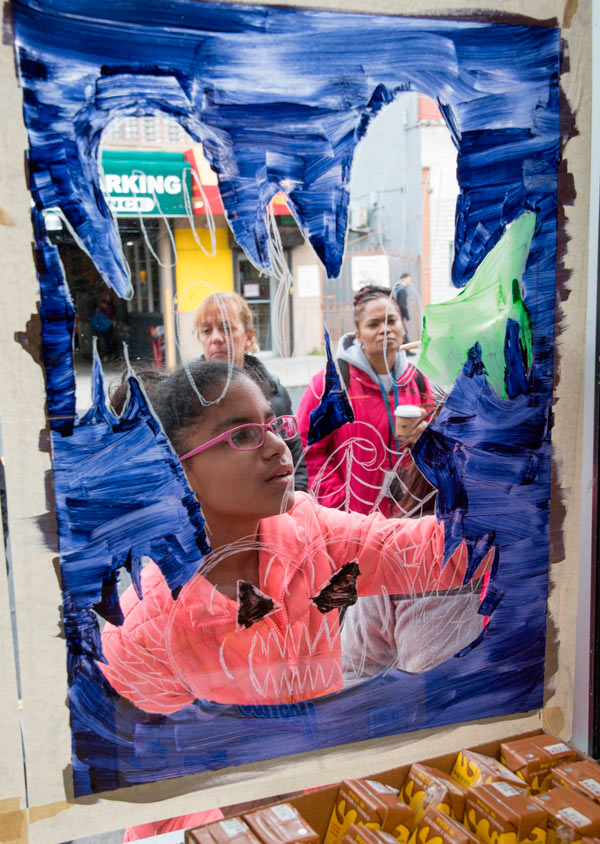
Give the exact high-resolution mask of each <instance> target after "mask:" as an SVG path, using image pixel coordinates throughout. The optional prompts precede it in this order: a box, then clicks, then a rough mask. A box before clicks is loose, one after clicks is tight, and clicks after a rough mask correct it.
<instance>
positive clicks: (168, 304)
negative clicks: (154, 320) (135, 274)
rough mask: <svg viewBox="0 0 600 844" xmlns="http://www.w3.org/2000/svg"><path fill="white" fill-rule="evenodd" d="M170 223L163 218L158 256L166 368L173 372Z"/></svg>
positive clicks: (172, 294) (160, 224)
mask: <svg viewBox="0 0 600 844" xmlns="http://www.w3.org/2000/svg"><path fill="white" fill-rule="evenodd" d="M168 226H169V223H168V221H167V220H164V219H162V218H161V220H160V222H159V235H158V254H159V256H160V263H161V266H160V295H161V299H162V312H163V325H164V332H165V368H166V370H167V372H173V371H174V370H175V368H176V366H177V347H176V345H175V313H174V310H173V298H174V284H173V267H172V266H171V264H172V263H173V252H172V250H171V238H170V237H169V231H168Z"/></svg>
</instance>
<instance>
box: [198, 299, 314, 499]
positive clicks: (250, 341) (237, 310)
mask: <svg viewBox="0 0 600 844" xmlns="http://www.w3.org/2000/svg"><path fill="white" fill-rule="evenodd" d="M195 328H196V332H197V335H198V339H199V340H200V344H201V346H202V351H203V353H204V358H205V360H222V361H227V360H229V361H230V362H231V363H232V364H233V365H234V366H238V367H239V368H240V369H243V370H245V371H246V372H247V373H248V374H249V375H250V377H251V378H253V379H254V380H258V381H261V380H262V381H264V382H265V384H266V385H267V390H268V391H269V404H270V405H271V407H272V409H273V413H274V414H275V416H292V415H293V414H292V400H291V398H290V394H289V393H288V391H287V390H286V388H285V387H284V386H283V384H282V383H281V381H280V380H279V378H277V377H276V376H275V375H273V374H272V373H270V372H269V371H268V370H267V368H266V367H265V365H264V364H263V362H262V361H261V360H259V359H258V358H257V357H255V354H256V352H258V344H257V342H256V336H255V333H254V322H253V319H252V311H251V310H250V308H249V307H248V303H247V302H246V300H245V299H244V298H243V297H242V296H240V295H239V294H238V293H213V294H211V295H210V296H208V297H207V298H206V299H204V300H203V301H202V302H201V303H200V305H199V306H198V309H197V311H196V319H195ZM288 447H289V449H290V451H291V453H292V459H293V461H294V489H296V490H299V491H301V492H306V490H307V489H308V472H307V468H306V462H305V460H304V454H303V448H302V442H301V440H300V437H299V436H296V437H294V439H293V440H290V442H289V443H288Z"/></svg>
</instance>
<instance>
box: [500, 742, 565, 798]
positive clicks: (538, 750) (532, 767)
mask: <svg viewBox="0 0 600 844" xmlns="http://www.w3.org/2000/svg"><path fill="white" fill-rule="evenodd" d="M576 759H577V754H576V752H575V751H574V750H573V749H572V748H571V747H569V746H568V745H567V744H565V743H564V741H561V740H560V739H558V738H556V736H551V735H549V734H548V733H541V734H540V735H537V736H530V737H529V738H523V739H517V740H516V741H509V742H504V743H503V744H502V745H501V746H500V761H501V762H502V764H503V765H506V767H507V768H509V769H510V770H511V771H513V773H515V774H516V775H517V776H518V777H519V778H520V779H522V780H523V782H524V783H526V784H527V787H528V788H529V790H530V791H531V793H532V794H537V793H538V792H540V791H547V789H549V788H551V786H552V773H551V771H552V768H555V767H556V766H557V765H562V764H563V763H564V762H575V761H576Z"/></svg>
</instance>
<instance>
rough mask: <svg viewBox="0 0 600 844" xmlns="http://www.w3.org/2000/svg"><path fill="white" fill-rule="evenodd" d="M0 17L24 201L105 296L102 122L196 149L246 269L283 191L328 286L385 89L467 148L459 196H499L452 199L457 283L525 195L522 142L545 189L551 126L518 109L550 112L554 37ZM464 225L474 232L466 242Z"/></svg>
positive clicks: (288, 21)
mask: <svg viewBox="0 0 600 844" xmlns="http://www.w3.org/2000/svg"><path fill="white" fill-rule="evenodd" d="M14 5H15V10H14V16H15V36H16V45H17V51H18V64H19V72H20V79H21V84H22V86H23V88H24V90H25V91H27V96H26V99H25V114H26V122H27V124H28V126H30V127H31V128H32V130H33V134H32V135H31V137H30V173H31V187H32V192H33V194H34V197H35V200H36V201H39V202H40V204H41V205H42V206H43V207H52V206H60V207H61V208H62V209H63V211H64V213H65V214H66V216H67V217H68V219H69V221H70V222H71V224H72V225H73V227H74V228H75V230H76V231H77V233H78V235H79V237H80V238H81V241H82V243H83V244H84V246H85V248H86V250H87V251H88V252H89V253H90V255H91V256H92V260H93V261H94V263H95V264H96V267H97V269H98V271H99V272H100V273H101V275H102V276H103V278H104V279H105V280H106V282H107V283H108V284H110V285H111V286H113V287H114V288H115V290H117V292H119V294H120V295H124V294H125V293H126V292H127V291H129V289H130V287H129V276H128V272H127V269H126V266H125V261H124V257H123V253H122V250H121V246H120V243H119V241H118V237H117V234H116V228H115V224H114V221H113V219H112V217H111V215H110V213H109V211H108V209H107V207H106V203H105V201H104V198H103V196H102V192H101V191H100V188H99V175H98V167H97V160H98V149H99V143H100V139H101V135H102V132H103V131H104V130H105V129H106V127H107V126H108V124H109V122H110V121H111V120H112V119H114V118H115V117H117V116H118V117H124V116H131V115H144V114H153V113H157V112H160V113H162V114H164V115H166V116H169V117H172V118H174V119H175V120H177V121H178V122H179V123H181V125H182V126H183V127H184V128H185V129H186V131H187V132H188V133H189V134H190V135H191V136H192V138H194V140H196V141H199V142H201V143H202V144H203V148H204V152H205V154H206V156H207V157H208V159H209V161H210V163H211V165H212V167H213V169H214V170H215V172H216V173H217V175H218V179H219V189H220V193H221V196H222V199H223V203H224V205H225V208H226V210H227V215H228V219H229V223H230V225H231V227H232V229H233V231H234V234H235V237H236V240H237V242H238V243H239V244H240V246H242V248H243V249H244V250H245V251H246V253H247V254H248V255H249V256H250V257H251V258H252V259H253V260H254V261H255V262H256V263H258V264H259V265H261V266H262V267H264V268H266V267H267V266H268V263H269V258H268V232H267V224H266V219H267V217H266V215H267V205H268V203H269V201H270V200H271V199H272V197H273V196H274V195H275V194H276V193H278V192H280V191H284V192H285V193H286V194H287V196H288V205H289V207H290V209H291V210H292V212H293V214H294V215H295V217H296V219H297V220H298V222H299V224H300V225H301V227H302V228H303V229H304V231H305V232H306V234H307V236H308V237H309V239H310V241H311V243H312V245H313V247H314V248H315V250H316V252H317V254H318V255H319V257H320V258H321V259H322V261H323V263H324V264H325V267H326V268H327V271H328V274H329V275H330V276H331V277H336V276H337V275H338V274H339V271H340V267H341V261H342V255H343V248H344V239H345V234H346V224H347V214H348V202H349V180H350V169H351V164H352V159H353V156H354V152H355V149H356V145H357V143H358V142H359V140H360V138H361V137H362V135H363V134H364V133H365V131H366V129H367V127H368V124H369V122H370V120H371V119H372V118H373V117H374V116H375V115H376V114H377V112H378V110H379V109H380V108H381V107H382V106H383V105H385V103H386V102H389V101H390V100H391V99H393V98H394V97H395V96H396V95H397V94H398V93H399V92H400V91H406V90H418V91H422V92H423V93H425V94H427V95H428V96H430V97H432V98H433V99H437V100H439V102H440V105H442V106H443V108H444V109H445V113H446V114H447V116H448V119H449V120H450V122H451V123H452V124H453V126H454V129H455V135H456V139H457V142H458V143H459V144H460V145H465V146H469V145H471V144H473V148H472V159H473V160H472V161H471V160H469V161H467V160H465V161H464V163H463V164H462V165H461V162H460V160H459V171H460V169H461V167H462V168H463V170H464V173H463V174H462V175H463V178H461V179H460V181H461V183H462V182H463V181H464V182H467V181H470V179H471V175H470V173H469V171H470V170H471V168H483V169H489V167H490V166H493V167H494V169H495V172H496V173H497V178H498V179H502V180H504V181H505V182H507V181H511V182H514V183H515V185H514V187H513V188H512V189H510V190H508V191H506V192H505V191H503V192H502V198H501V202H500V204H499V205H498V204H497V201H496V202H495V203H494V202H490V201H489V200H490V199H491V193H490V192H488V194H487V195H486V193H485V192H477V193H475V192H473V193H472V194H470V195H468V196H467V195H465V196H464V197H463V200H466V202H465V201H463V202H462V203H461V208H460V226H459V230H458V237H457V241H456V248H457V251H458V262H457V265H456V266H457V268H458V272H456V273H455V280H456V282H457V283H458V284H461V281H462V279H463V278H464V277H467V278H468V277H469V276H470V275H472V271H473V270H474V268H475V266H476V265H477V264H478V263H479V262H480V261H481V259H482V258H483V254H484V252H485V249H486V239H487V237H490V236H491V237H493V235H494V232H495V231H496V229H497V226H498V222H499V218H502V219H503V220H510V219H511V212H514V210H515V209H518V207H519V206H520V205H521V204H522V200H523V198H524V196H525V194H526V193H527V192H528V190H527V189H526V188H525V178H524V172H523V161H522V159H523V148H522V146H521V144H522V142H525V141H527V142H528V143H529V150H527V154H526V158H527V159H537V160H538V161H539V162H540V166H541V175H542V176H543V175H544V174H546V175H547V177H548V178H550V179H552V178H553V177H555V163H556V159H557V155H558V146H556V148H555V149H554V150H553V154H552V156H551V160H550V161H548V160H544V150H545V149H546V148H547V146H548V143H549V141H550V139H551V137H554V138H555V137H556V129H557V127H556V126H555V125H553V119H551V120H550V121H549V123H548V125H544V124H543V122H542V120H541V119H538V125H537V126H535V132H533V133H532V132H531V128H534V127H532V126H531V124H532V120H533V119H534V118H535V115H536V110H539V113H540V118H541V117H542V115H543V114H544V113H545V112H547V111H552V110H553V109H554V103H553V102H552V101H551V98H552V97H553V96H554V93H553V92H551V91H549V87H548V82H549V78H551V74H552V73H553V72H554V73H556V71H557V57H558V49H559V41H558V34H557V31H556V30H552V29H547V28H544V27H523V26H505V25H488V24H479V23H463V24H460V25H459V26H457V25H456V24H455V23H450V22H444V21H434V20H428V21H426V22H425V21H419V20H418V19H412V20H410V19H402V18H400V17H386V16H370V17H368V18H365V16H364V15H352V14H344V15H339V14H338V15H336V14H331V13H323V12H310V11H300V10H292V9H276V8H273V9H267V8H261V7H244V6H238V5H233V4H232V5H230V6H228V8H227V10H223V9H222V7H221V6H219V5H218V4H209V3H203V4H202V6H201V7H199V8H195V7H194V4H193V3H189V2H184V0H174V2H173V3H171V4H169V8H168V9H165V8H164V3H161V2H160V0H152V1H151V2H150V3H149V5H148V6H144V11H143V12H141V13H140V12H139V10H136V5H135V4H129V5H128V6H127V7H126V9H122V8H121V4H120V3H118V2H116V1H115V0H111V2H107V3H105V4H103V5H102V8H99V7H98V4H97V3H93V2H91V0H77V2H76V3H72V2H67V0H53V2H49V3H48V2H46V3H39V2H34V0H29V2H27V0H17V2H15V4H14ZM555 84H556V78H555V79H553V80H552V85H553V86H554V85H555ZM491 95H493V96H491ZM499 102H501V103H502V109H499V108H498V103H499ZM506 124H508V125H510V126H511V127H512V126H519V127H526V128H524V129H512V128H511V130H509V131H510V132H512V136H510V138H509V143H508V144H507V138H506V133H505V132H504V133H501V132H500V131H498V132H497V137H494V136H493V133H494V131H496V130H497V129H499V128H500V129H501V128H503V127H504V125H506ZM529 127H531V128H529ZM479 135H481V137H479ZM510 141H512V143H511V142H510ZM504 170H507V172H504ZM459 175H461V174H460V172H459ZM486 175H487V174H486ZM477 181H478V182H479V183H480V181H481V180H480V179H477ZM489 189H490V191H491V192H493V186H492V185H490V186H489ZM534 192H535V191H534ZM503 205H506V207H505V208H503ZM471 214H473V215H474V217H473V219H475V220H476V221H477V223H479V224H480V226H481V231H482V233H487V237H481V235H480V236H478V237H477V239H476V241H475V242H473V243H472V242H471V237H470V233H469V228H470V225H469V222H468V220H467V219H466V218H467V217H468V216H469V215H471ZM477 223H476V225H477ZM471 225H472V224H471Z"/></svg>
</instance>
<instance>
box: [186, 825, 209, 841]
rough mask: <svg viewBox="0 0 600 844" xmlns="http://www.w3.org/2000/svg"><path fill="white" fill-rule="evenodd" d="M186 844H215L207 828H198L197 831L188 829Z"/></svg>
mask: <svg viewBox="0 0 600 844" xmlns="http://www.w3.org/2000/svg"><path fill="white" fill-rule="evenodd" d="M185 844H215V839H214V838H213V837H212V835H211V834H210V832H209V831H208V828H207V827H206V826H198V827H196V828H195V829H186V831H185Z"/></svg>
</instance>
